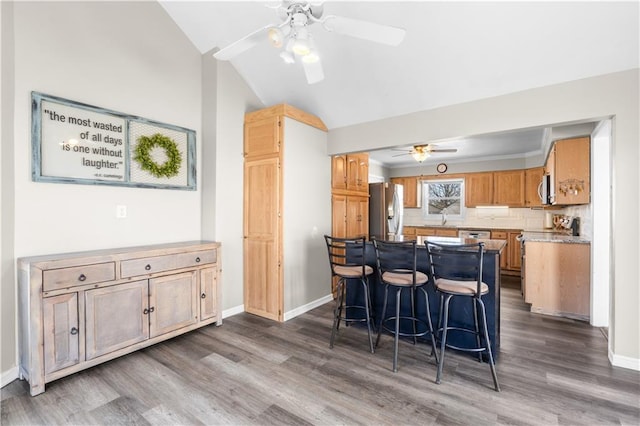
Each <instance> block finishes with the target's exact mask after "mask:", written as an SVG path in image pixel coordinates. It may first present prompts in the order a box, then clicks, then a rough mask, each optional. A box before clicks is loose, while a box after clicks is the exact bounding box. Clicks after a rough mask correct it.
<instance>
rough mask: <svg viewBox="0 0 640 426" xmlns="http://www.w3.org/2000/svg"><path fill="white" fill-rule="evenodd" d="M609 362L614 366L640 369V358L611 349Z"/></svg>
mask: <svg viewBox="0 0 640 426" xmlns="http://www.w3.org/2000/svg"><path fill="white" fill-rule="evenodd" d="M609 362H611V365H613V366H614V367H622V368H628V369H630V370H635V371H640V359H638V358H631V357H628V356H622V355H616V354H614V353H613V352H611V349H609Z"/></svg>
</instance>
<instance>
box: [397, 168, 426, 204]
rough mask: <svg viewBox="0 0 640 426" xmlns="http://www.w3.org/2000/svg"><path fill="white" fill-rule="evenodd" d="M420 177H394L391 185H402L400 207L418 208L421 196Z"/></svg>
mask: <svg viewBox="0 0 640 426" xmlns="http://www.w3.org/2000/svg"><path fill="white" fill-rule="evenodd" d="M421 179H422V178H421V177H420V176H407V177H394V178H391V179H390V180H391V183H396V184H399V185H402V187H403V188H402V189H403V199H402V205H403V206H404V207H405V208H410V209H411V208H414V209H415V208H420V206H421V204H422V203H421V201H422V196H421V194H420V181H421Z"/></svg>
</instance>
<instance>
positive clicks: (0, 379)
mask: <svg viewBox="0 0 640 426" xmlns="http://www.w3.org/2000/svg"><path fill="white" fill-rule="evenodd" d="M17 378H19V374H18V367H17V366H16V367H13V368H12V369H10V370H8V371H3V372H2V376H0V388H3V387H5V386H6V385H8V384H9V383H11V382H13V381H14V380H15V379H17Z"/></svg>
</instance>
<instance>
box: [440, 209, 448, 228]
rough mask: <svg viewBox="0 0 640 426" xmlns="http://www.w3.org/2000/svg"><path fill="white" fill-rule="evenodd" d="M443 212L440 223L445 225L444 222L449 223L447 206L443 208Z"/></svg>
mask: <svg viewBox="0 0 640 426" xmlns="http://www.w3.org/2000/svg"><path fill="white" fill-rule="evenodd" d="M441 213H442V223H441V224H440V225H441V226H444V224H445V223H447V208H446V207H445V208H444V209H442V210H441Z"/></svg>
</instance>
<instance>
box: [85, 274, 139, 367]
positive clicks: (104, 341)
mask: <svg viewBox="0 0 640 426" xmlns="http://www.w3.org/2000/svg"><path fill="white" fill-rule="evenodd" d="M148 287H149V286H148V283H147V280H143V281H134V282H131V283H126V284H118V285H114V286H111V287H103V288H98V289H94V290H88V291H86V292H85V317H86V325H85V344H86V357H87V360H89V359H92V358H95V357H98V356H100V355H104V354H106V353H109V352H113V351H116V350H118V349H121V348H125V347H127V346H131V345H133V344H134V343H138V342H142V341H143V340H147V339H148V338H149V317H148V315H147V313H146V312H147V310H148V308H149V290H148Z"/></svg>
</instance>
